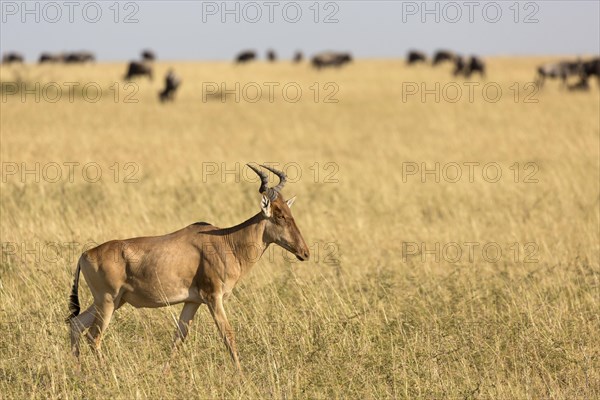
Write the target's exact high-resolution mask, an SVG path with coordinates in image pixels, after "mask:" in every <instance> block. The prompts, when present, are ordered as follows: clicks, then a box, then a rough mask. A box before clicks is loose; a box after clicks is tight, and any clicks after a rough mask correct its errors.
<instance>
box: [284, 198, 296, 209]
mask: <svg viewBox="0 0 600 400" xmlns="http://www.w3.org/2000/svg"><path fill="white" fill-rule="evenodd" d="M295 201H296V196H294V197H291V198H289V199H287V200H286V201H285V202H286V204H287V206H288V207H289V208H292V204H294V202H295Z"/></svg>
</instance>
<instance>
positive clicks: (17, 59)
mask: <svg viewBox="0 0 600 400" xmlns="http://www.w3.org/2000/svg"><path fill="white" fill-rule="evenodd" d="M23 62H25V57H23V55H22V54H20V53H17V52H14V51H11V52H8V53H4V55H3V56H2V64H12V63H23Z"/></svg>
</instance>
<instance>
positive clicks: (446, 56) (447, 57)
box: [431, 50, 455, 65]
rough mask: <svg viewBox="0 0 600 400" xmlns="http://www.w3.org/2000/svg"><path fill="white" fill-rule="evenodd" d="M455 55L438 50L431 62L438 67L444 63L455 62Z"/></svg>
mask: <svg viewBox="0 0 600 400" xmlns="http://www.w3.org/2000/svg"><path fill="white" fill-rule="evenodd" d="M454 59H455V55H454V53H453V52H451V51H448V50H438V51H436V53H435V54H434V56H433V60H432V61H431V64H432V65H438V64H439V63H441V62H444V61H454Z"/></svg>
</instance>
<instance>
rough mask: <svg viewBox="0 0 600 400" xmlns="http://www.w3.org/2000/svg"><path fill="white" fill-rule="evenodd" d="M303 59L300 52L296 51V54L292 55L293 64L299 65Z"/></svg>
mask: <svg viewBox="0 0 600 400" xmlns="http://www.w3.org/2000/svg"><path fill="white" fill-rule="evenodd" d="M303 59H304V56H303V55H302V52H301V51H297V52H296V54H294V60H293V61H294V62H295V63H300V62H302V60H303Z"/></svg>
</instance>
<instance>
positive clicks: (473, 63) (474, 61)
mask: <svg viewBox="0 0 600 400" xmlns="http://www.w3.org/2000/svg"><path fill="white" fill-rule="evenodd" d="M475 72H478V73H479V74H480V75H481V76H482V77H483V76H485V63H484V62H483V60H482V59H481V58H479V57H477V56H471V58H470V59H469V62H468V63H467V64H466V66H465V69H464V75H465V77H467V78H470V77H471V75H472V74H473V73H475Z"/></svg>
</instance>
